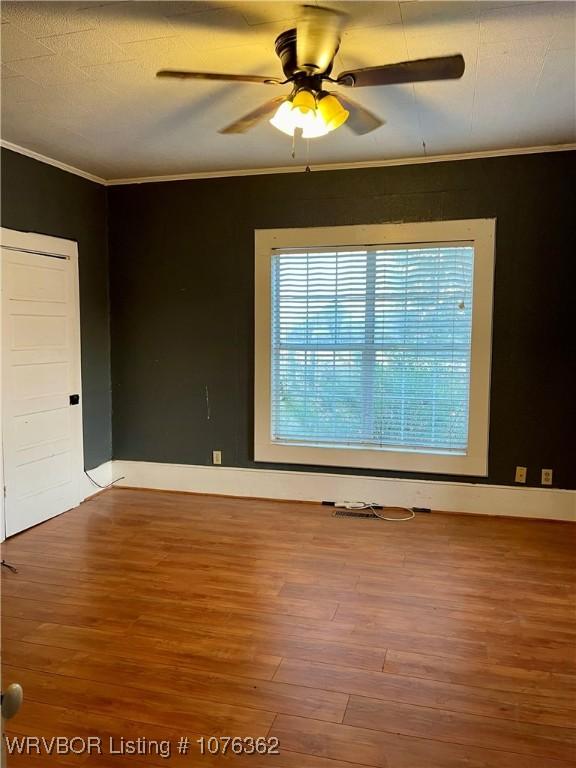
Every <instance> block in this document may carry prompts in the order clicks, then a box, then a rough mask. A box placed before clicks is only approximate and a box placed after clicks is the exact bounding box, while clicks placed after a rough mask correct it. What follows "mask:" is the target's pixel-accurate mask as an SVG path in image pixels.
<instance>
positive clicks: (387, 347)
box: [271, 244, 474, 455]
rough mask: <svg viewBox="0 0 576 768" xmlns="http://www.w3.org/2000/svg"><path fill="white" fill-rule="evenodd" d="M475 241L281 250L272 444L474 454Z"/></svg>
mask: <svg viewBox="0 0 576 768" xmlns="http://www.w3.org/2000/svg"><path fill="white" fill-rule="evenodd" d="M473 262H474V248H473V246H472V245H471V244H450V245H429V246H428V245H425V246H394V247H389V246H386V247H370V248H368V249H366V250H356V249H344V248H342V249H339V250H331V251H329V252H323V251H303V250H300V251H297V252H287V251H275V252H274V253H273V256H272V273H271V274H272V295H271V298H272V307H271V310H272V311H271V319H272V350H271V351H272V358H271V365H272V371H271V374H272V375H271V382H272V391H271V409H272V413H271V432H272V434H271V438H272V441H273V442H277V443H284V444H295V445H317V446H329V447H330V446H334V447H348V448H349V447H356V448H369V449H376V450H377V449H382V450H386V449H388V450H404V451H411V450H412V451H424V452H429V453H454V454H461V455H465V454H466V452H467V446H468V403H469V384H470V354H471V329H472V278H473V266H474V264H473Z"/></svg>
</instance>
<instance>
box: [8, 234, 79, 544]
mask: <svg viewBox="0 0 576 768" xmlns="http://www.w3.org/2000/svg"><path fill="white" fill-rule="evenodd" d="M0 246H1V247H2V248H8V249H10V250H16V251H26V252H29V253H37V254H40V255H44V256H57V257H60V258H65V259H67V260H68V261H70V264H71V266H72V284H73V285H72V290H73V297H74V298H73V303H74V313H75V316H76V322H75V323H74V331H73V333H74V337H73V340H72V343H73V346H74V348H75V357H76V359H77V361H78V364H77V365H76V370H75V371H74V375H73V377H74V385H73V391H75V392H79V393H80V403H79V404H78V405H77V406H74V407H75V408H78V409H79V412H80V418H79V424H80V440H79V447H78V455H77V456H76V457H75V460H74V465H75V466H76V467H77V471H78V478H77V483H78V486H77V487H78V498H77V505H78V504H80V502H81V501H82V500H83V497H82V492H81V487H82V479H83V473H84V419H83V411H82V402H83V391H82V346H81V340H80V282H79V273H78V243H77V242H76V241H75V240H66V239H65V238H61V237H53V236H52V235H42V234H39V233H37V232H21V231H19V230H16V229H8V228H6V227H0ZM2 263H3V259H1V258H0V288H1V286H2ZM2 300H3V297H2V291H1V290H0V363H3V348H2V344H3V338H4V334H3V331H4V329H3V328H2V317H3V307H2V303H1V302H2ZM2 411H3V398H2V397H0V432H1V435H0V541H4V539H5V537H6V510H5V504H4V415H3V412H2Z"/></svg>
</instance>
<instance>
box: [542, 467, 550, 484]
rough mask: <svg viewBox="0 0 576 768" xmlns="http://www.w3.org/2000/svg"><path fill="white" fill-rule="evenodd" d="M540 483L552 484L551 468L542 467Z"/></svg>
mask: <svg viewBox="0 0 576 768" xmlns="http://www.w3.org/2000/svg"><path fill="white" fill-rule="evenodd" d="M542 485H552V470H551V469H543V470H542Z"/></svg>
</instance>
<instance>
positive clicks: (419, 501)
mask: <svg viewBox="0 0 576 768" xmlns="http://www.w3.org/2000/svg"><path fill="white" fill-rule="evenodd" d="M112 471H113V473H114V476H118V475H123V476H124V479H123V480H121V481H120V482H118V483H117V485H118V486H120V487H126V488H128V487H131V488H149V489H155V490H164V491H183V492H188V493H206V494H212V495H222V496H237V497H247V498H266V499H276V500H284V501H315V502H318V501H324V500H335V499H347V500H361V501H368V500H369V501H373V502H376V503H378V504H384V505H396V506H405V507H429V508H430V509H433V510H438V511H446V512H461V513H468V514H475V515H493V516H502V517H525V518H534V519H542V520H564V521H570V522H576V491H567V490H561V489H558V488H516V487H512V486H504V485H486V484H474V483H454V482H442V481H437V480H404V479H396V478H385V477H365V476H361V475H338V474H332V473H324V472H291V471H285V470H276V469H246V468H240V467H210V466H199V465H192V464H160V463H154V462H146V461H123V460H115V461H114V462H113V467H112Z"/></svg>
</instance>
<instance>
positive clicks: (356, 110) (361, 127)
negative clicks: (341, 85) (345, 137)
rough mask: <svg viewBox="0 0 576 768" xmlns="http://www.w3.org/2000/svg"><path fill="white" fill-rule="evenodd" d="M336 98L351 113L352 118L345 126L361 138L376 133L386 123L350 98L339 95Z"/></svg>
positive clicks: (349, 118)
mask: <svg viewBox="0 0 576 768" xmlns="http://www.w3.org/2000/svg"><path fill="white" fill-rule="evenodd" d="M336 98H337V99H338V101H339V102H340V103H341V104H342V106H343V107H345V108H346V109H347V110H348V112H350V116H349V117H348V120H347V121H346V122H345V123H344V125H346V126H347V127H348V128H350V130H351V131H354V133H356V134H358V135H359V136H363V135H364V134H365V133H370V131H375V130H376V128H380V127H381V126H382V125H384V124H385V123H386V121H385V120H381V119H380V118H379V117H378V116H377V115H375V114H374V113H373V112H370V110H368V109H366V108H365V107H363V106H361V105H360V104H358V103H356V102H355V101H352V99H349V98H348V96H343V95H342V94H341V93H338V95H337V97H336Z"/></svg>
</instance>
